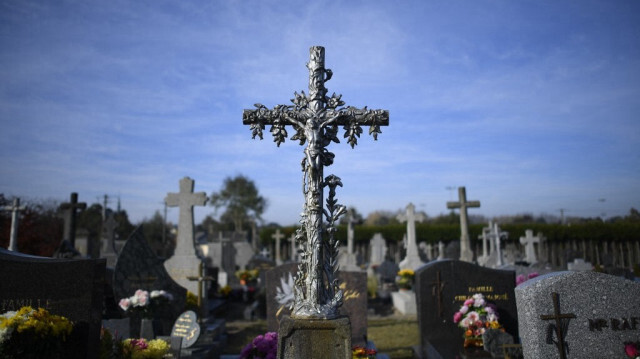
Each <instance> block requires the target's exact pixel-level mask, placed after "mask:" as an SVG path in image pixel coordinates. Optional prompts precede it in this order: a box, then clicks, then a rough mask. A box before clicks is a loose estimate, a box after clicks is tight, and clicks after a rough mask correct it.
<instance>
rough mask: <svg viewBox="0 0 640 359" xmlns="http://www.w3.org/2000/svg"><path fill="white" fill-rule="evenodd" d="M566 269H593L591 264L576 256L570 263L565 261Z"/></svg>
mask: <svg viewBox="0 0 640 359" xmlns="http://www.w3.org/2000/svg"><path fill="white" fill-rule="evenodd" d="M567 269H568V270H572V271H589V270H593V265H592V264H591V263H589V262H586V261H585V260H584V259H582V258H576V259H574V260H573V262H571V263H567Z"/></svg>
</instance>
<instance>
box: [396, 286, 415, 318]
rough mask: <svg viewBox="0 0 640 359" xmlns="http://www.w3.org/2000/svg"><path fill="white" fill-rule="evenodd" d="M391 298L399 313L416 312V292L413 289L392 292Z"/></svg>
mask: <svg viewBox="0 0 640 359" xmlns="http://www.w3.org/2000/svg"><path fill="white" fill-rule="evenodd" d="M391 299H392V300H393V307H394V308H396V309H397V310H398V311H399V312H400V313H402V314H405V315H416V314H417V313H418V310H417V307H416V293H415V292H414V291H412V290H400V291H399V292H392V293H391Z"/></svg>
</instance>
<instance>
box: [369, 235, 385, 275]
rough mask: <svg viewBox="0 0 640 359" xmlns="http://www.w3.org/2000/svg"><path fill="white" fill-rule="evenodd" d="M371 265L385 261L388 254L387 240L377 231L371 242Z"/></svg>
mask: <svg viewBox="0 0 640 359" xmlns="http://www.w3.org/2000/svg"><path fill="white" fill-rule="evenodd" d="M369 248H370V250H369V252H370V256H369V267H375V266H378V265H380V264H381V263H382V262H384V259H385V257H386V256H387V241H386V240H385V239H384V238H383V237H382V234H380V233H375V234H374V235H373V238H372V239H371V242H369Z"/></svg>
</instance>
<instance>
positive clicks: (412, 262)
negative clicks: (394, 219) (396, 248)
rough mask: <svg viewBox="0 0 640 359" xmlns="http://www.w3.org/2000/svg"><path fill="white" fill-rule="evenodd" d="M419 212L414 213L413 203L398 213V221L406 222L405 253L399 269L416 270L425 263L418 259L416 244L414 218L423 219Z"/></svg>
mask: <svg viewBox="0 0 640 359" xmlns="http://www.w3.org/2000/svg"><path fill="white" fill-rule="evenodd" d="M424 219H425V218H424V216H423V215H422V214H421V213H418V214H416V211H415V206H414V205H413V203H409V205H407V212H406V213H405V214H400V215H398V221H400V222H407V255H406V256H405V257H404V259H403V260H402V261H401V262H400V269H411V270H416V269H418V268H420V267H421V266H422V265H424V264H425V263H424V262H423V261H422V260H421V259H420V253H418V245H417V244H416V220H418V221H423V220H424Z"/></svg>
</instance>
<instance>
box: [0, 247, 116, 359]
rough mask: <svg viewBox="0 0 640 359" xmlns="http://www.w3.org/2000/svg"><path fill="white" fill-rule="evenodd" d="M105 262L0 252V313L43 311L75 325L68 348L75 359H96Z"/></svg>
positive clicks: (102, 260)
mask: <svg viewBox="0 0 640 359" xmlns="http://www.w3.org/2000/svg"><path fill="white" fill-rule="evenodd" d="M105 267H106V263H105V260H104V259H77V260H62V259H52V258H43V257H35V256H30V255H26V254H20V253H16V252H12V251H7V250H5V249H2V248H0V313H5V312H7V311H17V310H19V309H20V308H21V307H22V306H31V307H34V308H38V307H41V308H45V309H47V310H48V311H49V312H50V313H52V314H56V315H62V316H64V317H66V318H68V319H69V320H71V321H73V322H74V323H75V325H74V328H73V332H72V334H71V337H70V338H69V339H68V340H69V344H70V345H72V346H73V348H74V353H73V354H75V355H77V358H90V359H94V358H98V347H99V339H100V324H101V315H102V302H103V296H104V281H105V279H104V278H105Z"/></svg>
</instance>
